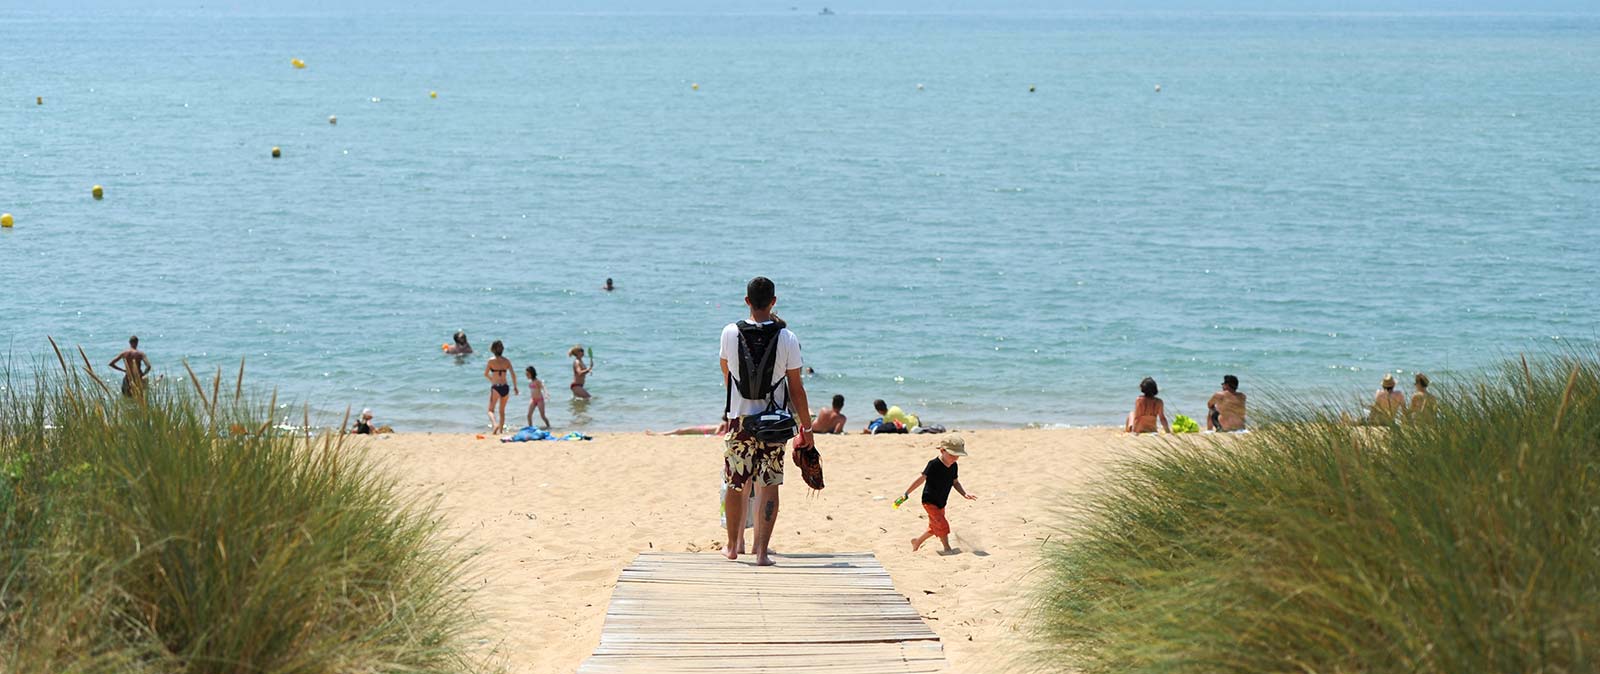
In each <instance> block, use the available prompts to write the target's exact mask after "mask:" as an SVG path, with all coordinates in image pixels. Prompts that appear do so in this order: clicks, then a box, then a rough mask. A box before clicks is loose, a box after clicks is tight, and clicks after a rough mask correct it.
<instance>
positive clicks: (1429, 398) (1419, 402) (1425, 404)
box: [1411, 372, 1434, 417]
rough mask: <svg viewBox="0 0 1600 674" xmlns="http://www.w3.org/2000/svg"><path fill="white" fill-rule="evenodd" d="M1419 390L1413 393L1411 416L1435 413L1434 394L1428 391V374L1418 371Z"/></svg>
mask: <svg viewBox="0 0 1600 674" xmlns="http://www.w3.org/2000/svg"><path fill="white" fill-rule="evenodd" d="M1416 385H1417V392H1416V393H1413V394H1411V416H1414V417H1431V416H1433V414H1434V400H1433V394H1432V393H1429V392H1428V375H1425V374H1423V373H1421V372H1418V373H1417V378H1416Z"/></svg>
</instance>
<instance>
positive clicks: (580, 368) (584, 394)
mask: <svg viewBox="0 0 1600 674" xmlns="http://www.w3.org/2000/svg"><path fill="white" fill-rule="evenodd" d="M567 355H568V356H572V397H574V398H578V399H580V400H588V399H589V398H591V397H593V396H591V395H589V391H588V389H585V388H584V387H583V382H584V381H586V380H588V378H589V373H590V372H594V359H593V358H590V359H589V365H588V366H587V367H585V366H584V364H583V345H582V344H579V345H577V346H574V347H572V348H571V349H568V350H567Z"/></svg>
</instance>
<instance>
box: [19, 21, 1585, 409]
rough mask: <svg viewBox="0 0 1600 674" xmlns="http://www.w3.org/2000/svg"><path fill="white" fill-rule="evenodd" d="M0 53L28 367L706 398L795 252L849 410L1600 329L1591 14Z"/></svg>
mask: <svg viewBox="0 0 1600 674" xmlns="http://www.w3.org/2000/svg"><path fill="white" fill-rule="evenodd" d="M0 45H4V47H3V48H0V54H3V58H0V210H3V211H8V212H11V213H13V214H14V215H15V217H16V221H17V225H16V227H15V229H13V230H10V231H4V232H0V279H3V281H4V284H5V288H4V290H3V293H0V342H3V343H4V346H5V347H6V348H7V349H9V352H10V353H11V361H12V364H13V366H14V367H15V366H18V365H23V366H26V364H27V363H29V362H30V361H31V360H32V359H34V358H36V357H38V356H39V355H40V354H42V353H44V352H45V350H47V348H48V346H47V344H46V343H45V336H46V335H53V336H54V337H55V338H56V339H57V340H58V341H62V342H64V343H67V344H81V345H82V346H83V347H84V348H85V349H87V350H88V352H89V353H90V354H91V356H93V357H94V358H95V359H96V360H98V361H105V360H109V359H110V358H111V357H112V356H113V355H114V354H115V353H116V352H117V350H119V349H120V348H121V347H122V345H123V341H124V340H125V339H126V337H127V335H129V334H130V333H137V334H139V335H140V336H141V337H142V338H143V340H144V343H143V346H144V347H145V348H146V350H147V351H148V352H149V353H150V355H151V357H152V359H153V360H154V362H155V364H156V365H157V368H158V370H159V371H160V372H164V373H166V374H167V375H168V376H172V375H174V374H180V375H181V373H182V370H181V366H180V360H182V359H187V360H188V362H189V363H190V364H192V365H193V366H194V367H195V368H196V369H197V370H200V371H210V370H214V369H215V368H217V367H222V368H224V369H226V370H228V371H229V372H230V374H231V372H232V370H233V368H236V367H237V364H238V361H239V359H240V358H241V357H244V358H246V359H247V360H248V363H249V365H248V367H249V370H250V372H251V375H250V379H251V381H253V382H255V383H256V384H257V385H259V386H276V387H278V388H279V389H280V390H281V391H282V392H283V395H284V396H285V397H286V398H290V399H293V400H297V401H307V402H309V403H311V404H312V405H313V409H314V410H318V411H321V412H323V413H325V414H335V413H336V412H342V411H343V410H344V408H345V406H346V405H353V406H355V407H357V408H360V407H362V406H370V407H373V408H374V409H375V410H376V412H377V415H378V417H379V421H380V422H384V423H391V424H393V425H395V426H396V427H397V428H399V429H401V430H469V429H474V428H481V425H482V420H483V411H482V408H483V406H484V403H485V402H486V395H487V385H486V383H485V382H484V380H483V379H482V377H481V375H480V373H481V371H482V369H483V361H482V359H481V357H480V358H474V359H470V360H467V361H465V362H457V361H456V360H454V359H452V358H449V357H445V356H443V355H441V354H440V353H439V344H440V343H441V342H443V341H446V340H447V338H448V336H449V334H450V333H451V332H452V331H454V330H456V329H458V328H461V329H465V330H466V331H467V333H468V334H469V335H470V336H471V337H472V339H473V342H474V343H475V344H476V345H477V346H478V347H479V348H480V350H483V351H486V350H487V347H488V344H489V342H490V341H491V340H494V339H503V340H505V342H506V344H507V345H508V348H509V351H508V355H509V356H510V357H511V359H512V360H513V361H514V362H515V363H516V365H517V367H518V369H519V370H520V369H521V367H522V366H524V365H527V364H532V365H535V366H537V367H538V368H539V370H540V371H541V374H542V375H543V376H544V377H545V379H546V382H547V384H548V385H549V387H550V388H551V390H552V391H553V392H559V393H564V392H565V389H566V386H567V383H568V381H569V374H568V369H567V368H568V365H567V362H568V361H567V360H566V359H565V357H564V356H563V353H564V352H565V351H566V349H567V348H568V347H569V346H571V345H572V344H574V343H579V342H581V343H583V344H586V345H592V346H593V347H594V349H595V352H596V354H597V356H598V359H599V363H598V367H597V369H596V372H595V374H594V375H593V378H592V379H591V381H590V384H591V388H592V390H593V391H594V392H595V395H596V397H595V400H594V401H593V402H592V404H589V405H587V406H586V407H583V408H577V407H574V405H573V404H572V403H570V402H569V401H568V400H567V399H566V396H565V395H557V396H556V397H555V400H553V401H552V403H551V406H550V416H551V419H552V421H554V422H555V423H556V425H557V426H558V427H561V428H573V427H578V428H586V429H594V430H618V429H639V428H646V427H662V426H668V425H675V424H688V423H708V422H711V421H712V420H714V419H715V417H716V415H717V414H718V413H719V412H720V411H721V408H722V402H723V401H722V388H721V381H720V378H719V375H718V370H717V361H716V337H717V334H718V332H719V330H720V328H721V327H722V325H723V324H725V323H726V322H728V321H729V320H732V319H735V318H738V317H739V316H740V315H741V310H742V305H741V297H742V295H743V289H744V282H745V281H746V280H747V279H748V278H749V277H750V276H752V275H755V274H765V275H768V276H770V277H772V278H773V279H775V280H776V281H777V283H778V294H779V297H780V299H779V305H778V309H779V313H780V314H782V315H783V316H784V317H785V318H786V319H787V320H788V321H790V323H791V324H792V325H793V327H794V329H795V330H796V332H797V333H798V334H799V335H800V338H801V340H802V343H803V345H804V353H805V357H806V359H807V361H808V363H809V364H811V365H812V366H814V367H815V368H816V369H817V371H818V373H819V374H818V375H817V376H816V377H814V378H812V379H811V380H810V383H809V385H808V387H809V389H810V391H811V396H812V400H813V402H814V403H820V401H823V400H826V398H827V397H828V396H830V395H831V394H833V393H843V394H844V395H845V396H847V398H848V399H849V400H848V405H847V413H849V414H850V415H851V417H852V418H853V420H852V426H854V425H856V422H864V421H865V420H866V417H868V416H869V405H870V401H871V399H873V398H876V397H883V398H887V399H889V400H890V401H892V402H895V403H898V404H902V405H904V406H906V407H908V408H911V409H915V410H918V411H922V412H923V413H924V416H925V418H928V419H930V420H936V421H940V422H943V423H945V424H947V425H960V426H992V425H1016V424H1024V423H1039V424H1047V425H1048V424H1075V425H1076V424H1114V423H1119V422H1120V418H1121V415H1123V414H1125V412H1126V410H1127V409H1128V405H1129V403H1130V401H1131V400H1132V398H1133V397H1134V396H1135V395H1136V386H1137V383H1138V381H1139V379H1140V378H1142V377H1144V376H1146V375H1150V376H1154V377H1156V378H1157V379H1158V380H1159V381H1160V382H1161V384H1162V388H1163V397H1165V398H1166V399H1167V400H1168V404H1169V407H1172V408H1175V410H1176V411H1177V412H1186V413H1188V414H1190V415H1192V416H1199V412H1200V410H1201V408H1202V405H1203V401H1204V399H1205V396H1206V395H1208V394H1209V393H1210V392H1211V391H1212V390H1214V389H1215V385H1216V383H1217V381H1218V380H1219V378H1220V376H1221V375H1222V374H1224V373H1235V374H1238V375H1239V376H1241V377H1242V378H1243V379H1244V382H1245V390H1247V391H1250V390H1262V389H1264V388H1268V387H1270V388H1275V389H1278V390H1283V391H1288V392H1294V393H1300V394H1306V395H1350V396H1354V395H1356V394H1358V393H1361V392H1365V391H1369V390H1371V389H1373V388H1374V387H1375V386H1376V384H1377V381H1378V379H1379V378H1380V377H1381V376H1382V373H1383V372H1385V371H1399V372H1401V373H1402V374H1404V373H1409V372H1411V371H1415V370H1422V371H1427V372H1429V373H1430V374H1434V375H1435V378H1436V379H1443V380H1445V381H1448V379H1449V377H1450V373H1453V372H1455V373H1461V372H1467V371H1471V370H1472V369H1474V368H1477V367H1481V366H1482V365H1484V364H1486V363H1489V362H1492V361H1494V360H1496V359H1499V358H1501V357H1503V356H1506V355H1509V354H1515V353H1517V352H1521V351H1538V350H1542V349H1547V348H1550V347H1551V346H1552V345H1563V344H1574V345H1580V346H1583V345H1592V344H1593V343H1594V342H1595V340H1596V335H1597V332H1600V331H1597V328H1596V326H1597V325H1600V305H1597V303H1596V301H1595V299H1594V293H1595V289H1596V288H1600V237H1597V236H1596V233H1597V225H1600V219H1597V216H1600V133H1597V131H1600V127H1597V116H1596V115H1597V111H1600V17H1596V16H1573V15H1568V16H1539V15H1466V16H1463V15H1454V16H1452V15H1229V14H994V15H985V14H963V15H914V14H912V15H907V14H880V15H853V14H849V13H841V14H840V15H837V16H831V17H822V16H817V15H816V14H815V13H814V10H812V9H805V10H802V11H796V12H784V13H775V14H763V15H629V14H605V15H547V14H510V15H480V16H463V15H433V16H424V17H416V16H410V17H407V16H394V15H361V14H354V13H352V14H317V15H294V16H270V15H268V16H263V15H233V14H195V15H182V14H179V15H173V14H133V13H129V14H118V15H95V14H67V13H64V12H58V13H51V12H50V11H48V10H46V11H44V12H42V13H41V12H34V13H14V12H13V13H6V14H3V15H0ZM291 58H300V59H303V60H304V61H305V62H306V64H307V66H308V67H307V68H305V69H304V70H296V69H293V68H291V67H290V59H291ZM693 84H698V85H699V89H698V91H696V90H694V89H693V88H692V86H691V85H693ZM1158 84H1159V85H1160V87H1161V91H1160V92H1159V93H1157V92H1156V86H1157V85H1158ZM1030 86H1032V87H1036V90H1034V91H1032V92H1030V90H1029V87H1030ZM430 91H437V92H438V98H437V99H434V98H430V97H429V92H430ZM35 96H42V97H43V98H44V105H42V106H39V105H35V102H34V97H35ZM329 115H337V116H338V120H339V123H338V125H337V126H333V125H329V124H328V123H327V118H328V116H329ZM273 146H280V147H281V148H282V150H283V157H282V158H281V159H278V160H273V159H271V158H270V157H269V150H270V148H271V147H273ZM97 183H98V184H102V185H104V186H105V190H106V198H105V200H104V201H99V202H96V201H93V200H91V199H90V197H89V187H90V186H91V185H93V184H97ZM608 276H609V277H614V278H615V279H616V281H617V284H618V286H619V290H618V291H617V292H615V293H612V294H606V293H602V292H600V291H599V290H598V286H599V285H600V284H601V283H602V282H603V280H604V279H605V278H606V277H608ZM525 405H526V397H523V398H519V399H515V400H513V401H512V403H511V410H512V411H513V413H514V416H515V417H517V418H518V419H520V417H521V414H522V411H523V408H524V407H525ZM284 414H286V415H292V416H293V417H295V418H298V416H299V414H298V408H297V407H296V408H294V409H293V410H292V411H291V410H290V409H288V408H286V409H285V410H284Z"/></svg>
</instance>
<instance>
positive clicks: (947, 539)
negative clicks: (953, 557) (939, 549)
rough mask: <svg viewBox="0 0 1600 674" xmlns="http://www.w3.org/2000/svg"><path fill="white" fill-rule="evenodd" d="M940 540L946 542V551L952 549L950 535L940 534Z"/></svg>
mask: <svg viewBox="0 0 1600 674" xmlns="http://www.w3.org/2000/svg"><path fill="white" fill-rule="evenodd" d="M939 542H940V543H943V544H944V551H945V552H949V551H950V536H948V535H945V536H940V537H939Z"/></svg>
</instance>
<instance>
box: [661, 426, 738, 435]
mask: <svg viewBox="0 0 1600 674" xmlns="http://www.w3.org/2000/svg"><path fill="white" fill-rule="evenodd" d="M722 428H723V427H722V425H721V424H704V425H701V426H684V427H683V428H674V429H672V430H670V431H645V432H644V434H645V435H720V434H721V433H722Z"/></svg>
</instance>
